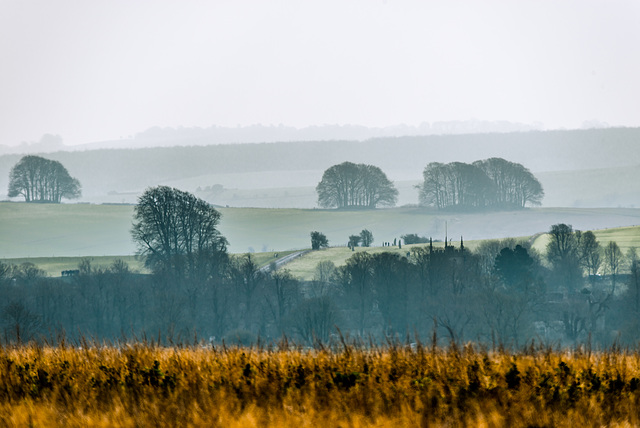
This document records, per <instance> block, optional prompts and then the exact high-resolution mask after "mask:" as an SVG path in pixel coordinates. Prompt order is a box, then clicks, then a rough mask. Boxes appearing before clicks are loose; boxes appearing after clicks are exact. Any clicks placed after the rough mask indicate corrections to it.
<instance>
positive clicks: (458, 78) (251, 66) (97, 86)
mask: <svg viewBox="0 0 640 428" xmlns="http://www.w3.org/2000/svg"><path fill="white" fill-rule="evenodd" d="M639 23H640V2H639V1H637V0H627V1H622V0H621V1H616V0H606V1H604V0H603V1H593V0H586V1H585V0H580V1H552V0H549V1H545V0H533V1H522V0H518V1H512V0H505V1H484V0H483V1H479V0H468V1H449V0H447V1H444V0H442V1H394V0H388V1H381V0H366V1H344V0H341V1H327V0H322V1H264V0H256V1H193V0H187V1H177V0H176V1H168V0H149V1H140V0H138V1H132V0H103V1H89V0H56V1H52V0H34V1H30V0H0V58H2V60H1V63H0V144H5V145H15V144H18V143H20V142H21V141H36V140H39V139H40V137H41V136H42V135H43V134H45V133H51V134H59V135H61V136H62V138H63V139H64V142H65V143H66V144H80V143H86V142H92V141H101V140H108V139H118V138H121V137H125V138H126V137H128V136H130V135H134V134H135V133H137V132H140V131H144V130H145V129H147V128H149V127H152V126H161V127H166V126H171V127H177V126H186V127H190V126H200V127H209V126H211V125H218V126H236V125H251V124H257V123H259V124H263V125H270V124H273V125H278V124H284V125H287V126H295V127H304V126H309V125H322V124H357V125H366V126H372V127H383V126H390V125H396V124H401V123H404V124H408V125H418V124H420V123H421V122H431V123H433V122H436V121H449V120H468V119H478V120H490V121H494V120H506V121H514V122H522V123H527V124H531V123H534V122H542V123H543V124H544V127H545V128H548V129H551V128H558V127H565V128H579V127H581V125H582V123H583V121H586V120H592V119H597V120H599V121H603V122H607V123H609V124H610V125H623V126H640V83H639V82H640V24H639Z"/></svg>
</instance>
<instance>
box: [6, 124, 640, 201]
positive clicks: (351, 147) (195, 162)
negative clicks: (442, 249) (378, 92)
mask: <svg viewBox="0 0 640 428" xmlns="http://www.w3.org/2000/svg"><path fill="white" fill-rule="evenodd" d="M639 141H640V128H609V129H592V130H580V131H545V132H538V131H532V132H522V133H506V134H505V133H503V134H469V135H439V136H435V135H432V136H424V137H398V138H379V139H371V140H367V141H362V142H359V141H311V142H288V143H261V144H236V145H209V146H192V147H162V148H147V149H135V150H134V149H112V150H88V151H81V152H55V153H50V154H47V155H46V157H47V158H50V159H55V160H58V161H60V162H62V163H63V164H64V165H65V166H66V167H67V169H68V170H69V172H70V173H71V175H72V176H74V177H77V178H78V179H79V180H80V181H81V183H82V185H83V199H82V200H84V201H91V202H135V199H136V195H137V194H139V193H140V192H141V191H143V190H144V189H145V188H146V187H148V186H154V185H158V184H169V185H174V186H178V187H180V188H181V189H183V190H187V191H192V192H195V191H196V190H197V189H198V187H200V188H206V187H207V186H212V185H215V184H220V185H222V186H223V187H224V188H226V189H230V190H231V191H232V192H231V196H233V194H234V193H235V194H236V199H239V198H240V196H241V195H240V194H242V193H245V195H244V196H246V198H245V202H244V203H243V204H242V205H243V206H268V207H271V206H274V205H272V203H273V201H272V202H270V203H269V204H266V205H265V204H264V203H263V202H261V201H260V199H261V198H259V197H255V198H254V199H253V201H254V203H252V202H251V201H252V199H251V198H253V196H252V195H254V196H255V195H259V194H260V192H255V190H256V189H283V190H282V196H283V197H285V199H287V198H286V195H285V192H286V193H288V194H298V195H299V194H304V195H306V196H304V197H303V200H304V201H305V202H304V203H303V204H300V205H297V204H296V203H291V201H287V202H286V203H281V205H278V206H299V207H310V206H313V205H309V200H310V199H309V198H310V197H312V198H313V196H314V195H313V191H312V188H313V187H314V186H315V185H316V184H317V183H318V181H319V180H320V178H321V177H322V172H323V171H324V170H325V169H326V168H327V167H329V166H331V165H333V164H336V163H340V162H343V161H345V160H349V161H353V162H363V163H370V164H375V165H378V166H380V167H381V168H382V169H383V170H384V171H385V172H386V173H387V175H388V176H389V177H390V178H391V179H392V180H394V181H407V182H412V183H413V182H417V181H419V180H420V179H421V174H422V170H423V169H424V167H425V166H426V165H427V164H428V163H429V162H434V161H438V162H451V161H461V162H472V161H475V160H479V159H486V158H489V157H493V156H499V157H503V158H505V159H508V160H510V161H514V162H519V163H522V164H523V165H525V166H526V167H528V168H529V169H530V170H532V171H533V172H534V173H536V174H539V173H541V172H550V171H568V172H569V174H566V175H553V174H547V175H546V176H544V180H543V184H544V185H545V191H546V193H547V194H548V195H550V198H549V201H551V203H548V202H547V201H546V200H545V201H543V204H544V205H547V206H548V205H557V202H558V201H563V200H566V201H567V204H566V205H569V206H571V205H575V201H576V199H577V197H576V196H575V195H574V194H572V193H573V192H574V191H575V189H578V188H580V186H582V185H583V183H584V180H582V179H581V178H579V177H580V176H579V175H575V176H574V175H573V171H577V170H590V169H596V168H599V169H601V170H603V169H604V168H620V167H632V166H634V165H637V163H638V159H640V144H638V142H639ZM176 143H177V142H176ZM20 157H21V156H20V155H5V156H0V199H3V198H5V197H6V196H5V195H6V189H7V184H8V175H9V170H10V168H11V167H12V166H13V165H14V164H15V163H16V162H17V161H18V160H19V159H20ZM629 171H633V168H630V169H629ZM632 173H633V172H632ZM607 174H608V175H610V176H611V177H604V176H603V177H601V178H602V179H601V180H600V181H598V186H597V188H593V189H592V192H594V193H593V195H590V197H589V198H588V199H586V198H585V195H584V193H583V192H581V193H580V198H582V200H584V201H587V202H588V201H594V202H597V205H599V206H602V205H603V203H605V202H606V201H607V199H606V197H603V195H605V196H606V195H608V194H613V193H615V192H619V185H618V183H619V180H618V179H617V178H616V176H617V174H615V173H614V172H613V173H607ZM541 177H542V176H541ZM574 177H575V179H574ZM609 178H612V179H611V180H609ZM636 183H638V181H637V180H634V181H631V182H627V183H625V184H626V186H627V187H626V189H625V192H624V195H623V194H622V192H619V193H620V194H621V195H622V196H621V197H620V198H617V199H615V198H614V199H612V204H613V206H618V205H625V206H629V205H631V204H634V203H635V202H634V201H631V200H630V199H629V198H633V197H634V195H635V194H637V192H638V191H640V188H639V187H638V186H640V184H636ZM305 187H306V188H307V189H306V190H302V189H300V190H294V189H295V188H305ZM250 189H253V190H254V193H253V194H249V195H246V192H245V191H246V190H250ZM634 192H635V193H634ZM265 193H268V192H262V194H263V195H264V194H265ZM240 199H241V198H240ZM301 200H302V199H301ZM311 200H312V201H313V202H312V203H315V198H313V199H311ZM210 201H211V202H213V203H221V204H223V205H227V204H228V205H236V204H234V201H233V199H229V198H227V199H225V200H216V199H215V198H214V199H210ZM414 202H417V194H415V193H413V190H412V189H411V186H410V185H408V186H405V190H404V191H402V194H401V204H402V203H414Z"/></svg>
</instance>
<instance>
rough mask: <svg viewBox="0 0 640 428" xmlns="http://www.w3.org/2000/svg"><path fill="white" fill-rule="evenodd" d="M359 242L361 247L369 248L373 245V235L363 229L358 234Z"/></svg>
mask: <svg viewBox="0 0 640 428" xmlns="http://www.w3.org/2000/svg"><path fill="white" fill-rule="evenodd" d="M360 242H362V246H363V247H370V246H371V244H372V243H373V233H371V231H369V230H367V229H363V230H362V232H360Z"/></svg>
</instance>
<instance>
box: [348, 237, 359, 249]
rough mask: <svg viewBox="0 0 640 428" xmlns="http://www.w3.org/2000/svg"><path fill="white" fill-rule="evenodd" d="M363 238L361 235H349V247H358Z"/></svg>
mask: <svg viewBox="0 0 640 428" xmlns="http://www.w3.org/2000/svg"><path fill="white" fill-rule="evenodd" d="M361 240H362V237H361V236H360V235H349V242H348V243H347V245H348V246H349V248H354V247H357V246H358V245H360V241H361Z"/></svg>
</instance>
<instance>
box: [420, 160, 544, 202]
mask: <svg viewBox="0 0 640 428" xmlns="http://www.w3.org/2000/svg"><path fill="white" fill-rule="evenodd" d="M423 177H424V181H423V183H422V184H421V185H419V186H417V187H418V189H419V196H420V203H421V204H422V205H426V206H433V207H435V208H437V209H483V208H491V209H519V208H524V207H525V206H526V205H527V204H529V205H540V203H541V201H542V197H543V196H544V191H543V190H542V185H541V184H540V182H539V181H538V180H537V179H536V178H535V176H534V175H533V174H532V173H531V172H530V171H529V170H528V169H527V168H525V167H524V166H522V165H521V164H518V163H514V162H509V161H507V160H504V159H501V158H490V159H486V160H481V161H476V162H474V163H472V164H466V163H462V162H451V163H448V164H443V163H438V162H432V163H430V164H429V165H427V167H426V168H425V169H424V172H423Z"/></svg>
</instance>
